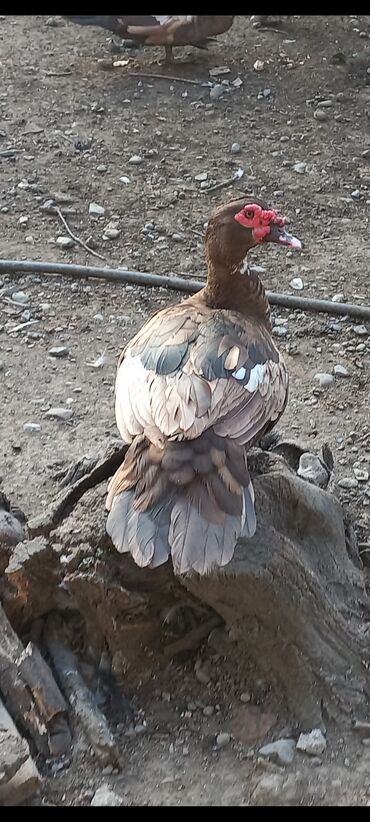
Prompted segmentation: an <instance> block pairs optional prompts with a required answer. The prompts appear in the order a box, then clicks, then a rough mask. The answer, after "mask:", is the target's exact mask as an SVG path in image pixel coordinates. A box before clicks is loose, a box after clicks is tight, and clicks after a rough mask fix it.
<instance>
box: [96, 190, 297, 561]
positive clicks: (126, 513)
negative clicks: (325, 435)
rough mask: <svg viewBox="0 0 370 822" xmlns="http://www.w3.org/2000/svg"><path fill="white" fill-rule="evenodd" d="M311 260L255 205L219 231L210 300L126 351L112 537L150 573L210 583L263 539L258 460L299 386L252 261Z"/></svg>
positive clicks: (227, 210)
mask: <svg viewBox="0 0 370 822" xmlns="http://www.w3.org/2000/svg"><path fill="white" fill-rule="evenodd" d="M270 242H271V243H277V244H278V245H280V246H282V247H284V246H290V247H291V248H295V249H300V248H301V243H300V241H299V240H298V239H297V238H296V237H293V236H292V235H290V234H288V233H287V232H286V230H285V220H284V218H283V217H281V216H280V215H279V214H278V213H277V212H276V211H275V210H274V209H269V208H267V206H266V205H265V203H263V202H262V201H260V200H256V199H250V198H246V197H244V198H243V199H239V200H233V201H232V202H229V203H227V204H226V205H222V206H220V207H219V208H216V209H215V211H214V212H213V213H212V215H211V218H210V220H209V223H208V227H207V232H206V238H205V249H206V258H207V264H208V278H207V284H206V286H205V288H203V289H202V290H201V291H200V292H198V293H197V294H195V295H194V296H191V297H190V298H188V299H186V300H184V301H183V302H181V303H180V304H178V305H173V306H171V307H170V308H165V309H163V310H161V311H159V312H158V313H157V314H155V316H154V317H153V318H152V319H150V320H149V321H148V322H147V323H145V325H144V326H143V327H142V328H141V330H140V331H139V332H138V333H137V334H136V336H135V337H134V338H133V339H132V340H131V342H130V343H129V344H128V345H127V346H126V348H125V350H124V351H123V353H122V355H121V357H120V360H119V365H118V372H117V378H116V420H117V426H118V428H119V431H120V434H121V437H122V439H123V441H124V442H125V443H127V444H128V445H129V448H128V451H127V452H126V455H125V459H124V461H123V463H122V465H121V466H120V468H119V469H118V471H117V472H116V474H115V476H114V477H113V478H112V480H111V481H110V484H109V487H108V498H107V508H108V510H109V511H110V513H109V515H108V519H107V531H108V533H109V535H110V537H111V539H112V541H113V543H114V545H115V547H116V548H117V550H118V551H121V552H130V553H131V554H132V556H133V558H134V560H135V562H136V563H137V564H138V565H139V566H142V567H144V566H151V567H156V566H158V565H161V564H162V563H164V562H166V560H167V559H168V557H169V556H170V555H171V558H172V562H173V566H174V569H175V571H176V572H177V573H187V572H190V571H196V572H198V573H200V574H205V573H209V572H210V571H211V570H212V569H215V568H217V567H220V566H223V565H226V564H227V563H228V562H230V560H231V559H232V556H233V553H234V549H235V544H236V541H237V539H238V537H239V536H240V535H243V536H247V537H250V536H252V535H253V534H254V532H255V529H256V516H255V511H254V492H253V486H252V483H251V480H250V476H249V473H248V465H247V451H248V449H249V448H250V447H251V446H252V445H253V444H254V443H256V442H258V441H259V440H260V439H261V437H262V436H263V434H265V433H266V432H267V431H268V430H270V429H271V428H272V427H273V426H274V425H275V423H276V422H277V421H278V419H279V417H280V415H281V414H282V412H283V410H284V408H285V405H286V401H287V391H288V374H287V370H286V367H285V364H284V362H283V359H282V357H281V355H280V354H279V351H278V350H277V348H276V345H275V343H274V341H273V339H272V336H271V323H270V308H269V303H268V300H267V297H266V294H265V291H264V288H263V285H262V283H261V281H260V279H259V277H258V276H257V274H256V273H255V272H254V271H253V270H251V269H250V268H249V266H248V262H247V254H248V251H249V249H251V248H253V247H254V246H258V245H261V244H265V243H270Z"/></svg>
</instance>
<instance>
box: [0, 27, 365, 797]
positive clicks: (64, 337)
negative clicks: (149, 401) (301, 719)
mask: <svg viewBox="0 0 370 822" xmlns="http://www.w3.org/2000/svg"><path fill="white" fill-rule="evenodd" d="M52 22H55V21H52ZM56 22H57V23H58V25H50V20H48V19H47V18H46V17H45V16H36V15H35V16H18V17H16V16H8V15H7V16H1V18H0V23H1V26H0V72H1V83H0V112H1V113H0V179H1V186H0V221H1V222H0V224H1V257H2V258H6V259H9V258H12V259H18V260H21V259H33V260H39V261H48V262H71V263H81V264H89V265H95V264H101V265H104V264H106V265H110V266H114V267H117V266H121V267H123V266H125V267H127V268H129V269H131V270H132V269H135V270H139V271H149V272H153V273H156V274H164V275H167V274H170V273H174V274H176V275H179V276H180V275H183V276H187V277H189V276H192V277H200V276H202V275H204V259H203V239H202V238H203V234H204V223H205V222H206V221H207V219H208V216H209V213H210V210H211V209H212V207H213V206H215V205H216V204H219V203H221V202H222V201H224V200H227V199H229V198H230V197H231V196H232V195H242V194H243V193H249V192H250V193H254V194H256V195H259V196H263V197H264V198H265V199H267V200H268V202H269V203H270V204H271V205H274V206H276V207H278V208H279V209H281V210H282V211H283V212H284V214H285V215H286V216H287V217H288V218H289V222H290V229H291V230H292V231H293V232H294V233H295V234H296V235H297V236H298V237H300V239H301V240H302V241H303V242H304V251H303V253H302V254H301V255H299V254H294V253H292V252H285V251H284V250H282V249H271V248H269V247H267V248H266V249H263V250H258V251H257V252H254V253H253V263H255V264H258V265H260V266H263V267H265V268H266V272H265V274H264V275H263V279H264V282H265V284H266V286H267V288H269V289H270V290H273V291H282V292H285V293H293V294H295V293H299V294H301V295H302V296H304V297H308V296H312V297H319V298H325V299H329V300H330V299H333V298H335V299H336V300H338V299H340V301H349V302H355V303H369V302H370V293H369V285H368V278H369V274H368V270H369V264H368V261H369V241H368V234H369V226H368V219H369V217H368V215H369V206H370V140H369V117H370V85H369V84H367V82H369V83H370V77H369V74H368V73H367V68H368V66H370V50H369V36H370V17H366V16H362V15H360V16H359V17H356V18H351V17H349V16H325V17H321V16H315V17H314V16H305V17H293V18H289V19H283V20H282V21H280V22H279V23H276V26H275V27H274V29H273V30H269V31H260V30H254V29H253V28H251V26H250V24H249V18H248V17H238V18H236V21H235V23H234V26H233V28H232V29H231V31H230V32H229V33H228V34H226V35H224V36H222V37H219V38H217V40H216V42H215V43H214V44H212V45H211V47H210V48H209V50H208V51H207V52H201V51H198V50H195V49H191V48H190V47H189V48H184V49H179V50H177V53H176V58H177V64H176V65H175V66H173V67H172V68H171V69H168V68H164V67H159V66H158V65H157V64H156V63H155V60H156V59H157V58H158V57H161V56H162V52H161V51H160V50H159V49H155V48H146V49H143V50H141V51H139V52H138V51H134V52H133V51H131V50H130V51H127V50H125V51H122V50H120V49H119V48H118V47H117V48H114V52H115V53H114V54H112V39H111V38H110V37H109V36H108V34H109V33H108V32H104V31H103V30H99V29H92V28H85V29H84V28H81V27H77V26H73V25H69V24H66V23H63V21H60V19H58V18H57V19H56ZM117 59H119V60H128V61H129V62H128V64H127V65H124V66H121V67H116V68H114V69H113V68H111V69H110V70H109V66H110V65H111V63H112V60H117ZM256 61H259V62H258V63H257V62H256ZM216 67H225V68H226V69H228V72H227V73H224V74H223V73H220V72H219V73H218V76H217V72H216V77H215V76H212V75H211V76H210V73H209V72H210V70H212V69H214V68H216ZM257 69H260V70H257ZM132 72H136V73H137V74H136V75H133V74H132ZM151 73H154V74H156V77H155V78H153V79H150V77H148V75H150V74H151ZM166 74H170V75H173V76H175V77H176V78H177V79H176V80H171V79H165V78H166ZM140 75H141V76H140ZM159 75H160V76H159ZM162 76H163V79H161V77H162ZM180 78H183V80H184V81H181V80H180ZM185 79H187V80H193V81H194V80H197V81H199V82H198V83H194V82H193V83H190V82H185ZM210 79H212V83H213V85H214V84H215V83H220V84H221V83H222V82H223V83H224V93H223V94H222V96H220V97H219V98H217V99H211V97H210V89H209V86H208V85H207V83H209V81H210ZM239 80H240V82H239ZM235 81H238V82H236V83H235ZM325 101H326V104H325V105H319V103H323V102H324V103H325ZM319 112H321V114H320V113H319ZM235 143H237V144H239V146H240V151H239V152H238V153H234V152H233V151H232V150H231V146H232V145H233V144H235ZM7 150H10V153H9V154H7V153H6V152H7ZM135 155H137V156H139V157H140V158H141V161H140V162H138V163H135V162H130V160H131V158H132V157H135ZM238 168H241V169H243V171H244V176H243V177H242V178H240V179H238V180H237V181H236V182H235V183H234V184H231V185H230V186H229V187H226V188H224V189H219V190H216V191H213V192H212V191H208V190H207V188H208V186H210V187H212V186H213V185H215V184H217V183H219V182H222V181H224V180H226V179H228V178H231V177H232V176H233V174H234V172H236V171H237V169H238ZM199 175H203V180H202V178H201V179H200V180H199V179H197V177H198V176H199ZM204 175H207V176H206V177H204ZM122 178H126V181H125V179H123V180H122ZM202 183H203V184H202ZM51 199H53V200H54V201H56V202H57V203H58V205H59V206H60V208H61V209H62V211H63V214H64V216H65V218H66V220H67V221H68V224H69V226H70V227H71V229H72V230H73V231H74V232H75V234H77V235H78V236H79V237H80V238H81V239H83V240H84V241H85V242H87V243H88V244H89V245H90V246H91V247H93V249H94V250H95V251H96V252H97V253H99V254H100V255H102V256H103V257H104V261H102V260H98V259H95V258H94V257H93V256H92V255H91V254H90V253H88V252H87V251H85V250H84V249H83V248H82V247H81V246H79V245H78V244H75V245H74V246H73V247H72V248H67V249H65V248H63V247H62V245H61V244H60V243H59V244H58V242H57V238H59V237H66V236H67V235H66V230H65V228H64V227H63V225H62V223H61V221H60V219H59V218H58V216H57V215H56V214H53V213H49V212H48V210H47V207H46V208H45V203H47V201H48V200H51ZM91 203H97V204H98V205H100V206H102V207H103V209H105V212H104V214H103V215H102V216H94V215H90V214H89V206H90V204H91ZM112 229H113V230H112ZM106 232H108V233H106ZM299 278H300V279H301V280H302V284H303V290H301V291H299V292H298V291H295V290H294V289H293V287H292V286H291V281H292V280H294V281H295V282H296V281H297V280H298V281H299ZM296 284H297V283H296ZM299 284H300V283H299V282H298V285H299ZM0 287H1V290H0V297H1V302H0V391H1V399H2V413H1V420H0V432H1V436H0V454H1V462H0V474H1V477H0V481H1V480H2V487H3V488H4V491H5V492H6V494H7V495H8V496H9V497H10V498H11V500H12V501H13V502H16V503H17V504H18V505H19V506H20V507H22V508H23V509H24V511H25V513H26V515H27V516H30V515H32V514H34V513H36V512H38V511H40V510H41V509H42V507H43V506H44V505H46V504H47V503H48V502H49V501H50V500H51V498H52V497H53V496H54V495H55V493H56V491H57V488H58V483H57V480H56V479H55V477H56V475H57V474H58V473H59V472H60V471H61V470H62V469H63V468H65V467H66V466H67V465H68V464H69V463H70V462H71V461H72V460H73V459H76V458H77V457H79V456H82V455H83V454H93V453H94V451H96V450H97V449H98V448H100V447H101V445H102V443H104V441H107V442H108V441H109V439H111V438H112V437H114V436H116V427H115V420H114V409H113V387H114V377H115V365H116V358H117V355H118V354H119V353H120V351H121V349H122V347H123V345H124V343H125V342H126V341H127V340H128V339H129V337H130V336H131V335H132V334H133V333H134V331H135V330H136V329H137V328H138V327H139V326H140V325H141V324H142V323H143V321H144V320H145V319H146V318H147V316H148V315H149V314H150V313H151V312H152V311H153V310H156V309H158V308H159V307H160V306H162V305H165V304H168V303H170V302H174V301H176V300H178V299H180V298H181V295H180V294H176V293H173V292H167V291H165V290H164V289H160V290H150V289H142V288H134V287H132V286H125V285H123V286H122V285H118V284H113V283H103V282H102V281H99V280H92V279H91V280H89V281H80V282H79V281H74V280H71V279H67V278H64V279H62V278H59V277H41V276H35V275H29V276H19V275H14V274H11V275H10V274H7V273H6V272H4V273H1V272H0ZM338 295H341V296H338ZM273 318H274V322H275V323H276V325H277V329H278V330H277V332H275V333H276V334H277V335H280V337H278V342H279V345H280V348H281V350H282V352H283V353H284V354H285V356H286V359H287V363H288V367H289V371H290V377H291V391H290V401H289V405H288V408H287V410H286V412H285V414H284V416H283V418H282V420H281V423H280V429H281V430H282V431H283V432H284V433H285V434H286V435H288V436H294V437H297V438H299V439H303V440H304V441H306V442H308V443H309V446H310V448H312V449H313V450H314V451H317V450H319V448H320V445H321V443H322V442H325V441H327V442H329V443H330V446H331V448H332V450H333V454H334V458H335V462H336V469H337V472H338V476H339V478H342V479H343V478H350V479H351V480H356V471H357V475H358V476H359V474H358V471H359V469H360V471H362V472H363V473H362V474H361V476H362V477H363V478H365V479H362V480H360V481H357V484H356V482H355V483H352V484H353V485H354V487H353V488H349V489H343V497H342V500H343V502H344V503H345V504H346V506H348V507H349V509H350V511H351V513H352V516H353V518H354V523H355V527H356V532H357V536H358V538H359V542H360V545H361V550H362V552H363V558H364V560H365V561H366V552H367V551H368V550H369V548H370V513H369V505H370V483H368V482H367V481H366V476H368V473H367V472H368V471H370V413H369V399H368V398H369V393H368V380H369V373H370V338H369V336H368V332H370V323H369V324H368V325H367V326H366V323H365V327H364V323H363V322H362V321H359V322H353V321H351V320H349V319H348V318H344V319H343V318H338V317H337V318H336V317H334V316H329V315H325V314H321V315H318V314H309V313H299V312H294V313H292V312H289V311H287V310H276V309H274V311H273ZM24 322H30V324H29V325H27V326H25V327H24V328H23V329H21V330H20V331H14V330H13V329H14V328H16V327H17V326H18V325H19V324H22V323H24ZM282 329H283V330H282ZM53 347H65V348H66V349H67V351H65V352H64V354H65V356H61V357H59V358H58V357H55V356H51V355H50V354H49V351H50V349H51V348H53ZM335 365H341V366H344V368H345V369H346V372H347V373H346V375H345V376H344V377H343V376H335V378H334V381H333V383H332V384H331V385H329V386H328V387H321V386H320V384H319V383H318V381H317V380H316V379H315V375H316V374H317V373H321V372H325V373H329V374H333V369H334V366H335ZM55 407H59V408H60V407H63V408H64V409H69V410H71V411H72V412H73V414H72V415H71V418H70V419H68V420H66V421H65V420H59V419H54V418H53V417H48V416H46V413H47V412H48V410H50V409H51V408H55ZM27 423H33V424H36V426H40V430H33V431H31V432H30V431H29V430H28V429H27V427H26V429H25V428H24V426H25V424H27ZM349 484H350V485H351V483H349ZM207 653H208V651H206V654H207ZM212 659H213V657H212V655H211V662H212ZM213 664H214V665H215V666H216V668H215V669H216V670H217V672H218V673H217V678H216V680H215V677H213V678H212V677H211V679H210V681H209V682H208V684H202V683H200V682H199V680H198V679H197V678H196V676H195V673H194V659H193V660H192V661H190V663H188V664H187V665H185V667H184V668H181V667H179V668H178V669H175V670H174V669H173V668H171V671H167V672H164V673H163V674H161V677H159V678H158V681H157V682H155V683H154V685H153V680H151V681H150V683H149V684H148V683H145V682H143V683H142V684H141V685H140V684H138V687H137V690H136V695H135V698H134V701H135V707H136V709H137V710H138V711H139V713H140V711H141V712H142V716H143V717H144V720H143V723H144V724H142V729H141V731H142V732H141V731H140V729H139V731H138V732H137V733H136V734H135V735H134V736H133V737H130V736H127V735H125V732H124V730H122V735H121V739H122V751H123V756H124V759H125V763H126V764H125V768H124V770H123V772H122V773H120V774H116V775H115V774H105V775H102V774H101V771H100V770H99V768H98V767H97V766H96V764H94V762H93V760H89V757H88V755H87V753H86V751H82V750H81V751H80V750H76V751H75V754H74V760H73V763H72V764H71V765H70V766H69V767H68V766H66V767H65V768H64V769H63V768H62V769H61V770H57V769H54V770H53V769H52V766H51V767H50V768H49V769H47V768H46V769H45V774H46V775H45V784H44V788H43V791H42V793H41V794H40V795H39V796H38V797H37V799H36V800H34V803H35V804H54V805H86V804H89V803H90V800H91V797H92V796H93V794H94V791H95V790H96V788H97V787H98V786H99V785H100V784H101V783H102V781H105V782H108V783H109V784H110V785H111V786H113V787H114V789H115V790H116V791H117V792H118V793H120V794H121V795H122V796H124V797H126V801H127V802H129V803H132V804H137V805H170V804H172V805H197V804H200V805H226V806H227V805H249V804H251V805H253V804H261V803H262V800H261V796H262V799H263V791H262V793H261V790H260V793H258V787H256V786H258V784H259V780H260V779H261V777H263V776H266V774H274V773H277V775H278V777H279V779H280V782H281V778H282V777H281V774H283V776H284V780H285V781H288V786H286V785H285V788H284V786H283V784H282V783H281V785H280V788H281V790H280V789H279V791H280V793H279V796H278V797H277V798H276V797H275V800H276V803H277V804H278V803H279V797H280V802H283V801H286V802H287V803H289V802H290V803H293V804H309V805H336V804H338V805H350V804H356V805H367V804H370V799H369V797H370V787H369V786H370V754H369V751H370V749H369V748H367V747H366V746H364V745H361V744H360V741H358V742H356V741H355V740H354V739H353V738H352V737H348V738H347V737H346V738H344V737H338V734H337V733H336V732H335V730H333V731H332V733H331V734H330V732H328V746H327V750H326V751H325V753H324V754H323V757H322V761H321V763H320V761H319V762H317V761H316V762H315V761H312V760H311V759H310V758H309V757H307V756H304V755H299V754H297V756H296V758H295V760H294V763H293V764H292V765H291V766H288V767H287V768H286V769H285V770H283V769H281V768H278V767H277V766H275V765H273V764H269V763H266V762H261V761H260V759H259V758H258V748H259V747H260V745H261V744H263V743H264V742H265V741H266V739H267V740H270V739H273V738H277V737H278V736H282V735H287V734H288V735H289V728H288V729H287V728H285V734H284V733H283V731H284V728H283V726H282V724H281V723H280V725H279V723H278V724H277V725H276V726H275V727H274V730H273V731H272V732H271V733H270V735H268V734H267V735H266V734H265V736H264V738H263V739H261V740H260V742H259V744H257V743H256V744H255V745H249V744H248V745H247V744H243V743H242V742H240V740H239V741H238V739H237V736H235V734H234V735H232V739H231V741H230V743H229V744H228V745H226V746H225V747H224V748H222V749H219V748H218V747H217V746H215V742H214V740H215V734H217V733H219V732H220V731H229V730H230V727H231V725H232V721H233V718H234V727H235V721H236V720H235V717H238V711H239V712H240V706H241V705H242V706H243V704H244V703H243V702H241V701H240V696H241V694H243V693H245V692H246V691H248V692H250V693H251V694H252V697H251V699H252V703H253V702H255V703H257V704H259V705H260V707H261V705H262V707H261V710H263V711H265V712H266V711H268V710H269V704H270V703H269V699H270V697H269V696H266V695H265V694H263V695H262V696H261V695H260V696H258V688H259V687H261V685H258V681H257V684H256V682H254V683H253V682H252V683H248V682H245V681H244V682H235V683H234V684H233V686H232V687H230V681H229V674H228V672H227V671H226V670H225V669H223V668H222V664H221V662H220V660H218V661H216V662H213ZM219 669H220V670H219ZM189 705H190V707H189ZM216 706H218V708H216ZM204 708H213V711H210V710H208V711H206V712H205V713H203V710H204ZM145 723H146V724H145ZM230 723H231V725H230ZM139 724H140V723H139ZM277 729H278V730H279V733H277ZM230 732H231V734H233V732H232V730H231V731H230ZM278 781H279V780H278ZM279 784H280V783H279ZM284 784H285V783H284ZM289 791H290V793H289ZM284 797H285V799H284Z"/></svg>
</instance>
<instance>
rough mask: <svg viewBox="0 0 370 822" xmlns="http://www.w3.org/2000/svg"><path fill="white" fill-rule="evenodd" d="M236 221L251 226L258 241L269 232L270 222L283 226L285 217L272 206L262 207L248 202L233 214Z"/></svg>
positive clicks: (247, 226)
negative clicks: (269, 207)
mask: <svg viewBox="0 0 370 822" xmlns="http://www.w3.org/2000/svg"><path fill="white" fill-rule="evenodd" d="M235 219H236V220H237V222H238V223H240V224H241V225H243V226H244V227H245V228H251V229H252V234H253V237H254V239H255V241H256V242H258V243H260V242H261V240H263V239H264V238H265V237H266V236H267V234H269V233H270V230H271V224H273V225H277V226H280V227H281V228H283V226H284V225H285V219H284V217H282V216H281V215H280V214H278V212H277V211H275V209H274V208H271V209H268V210H267V209H264V208H261V206H259V205H257V204H256V203H250V204H248V205H246V206H244V208H242V210H241V211H239V212H238V214H236V215H235Z"/></svg>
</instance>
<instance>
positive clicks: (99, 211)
mask: <svg viewBox="0 0 370 822" xmlns="http://www.w3.org/2000/svg"><path fill="white" fill-rule="evenodd" d="M89 214H90V216H91V217H103V216H104V214H105V208H104V206H101V205H98V203H90V205H89Z"/></svg>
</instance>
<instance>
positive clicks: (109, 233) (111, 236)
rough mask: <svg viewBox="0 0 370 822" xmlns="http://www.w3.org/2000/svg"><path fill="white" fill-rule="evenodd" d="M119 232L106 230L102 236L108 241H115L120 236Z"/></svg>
mask: <svg viewBox="0 0 370 822" xmlns="http://www.w3.org/2000/svg"><path fill="white" fill-rule="evenodd" d="M120 233H121V232H120V230H119V229H118V228H106V229H105V231H104V234H103V237H104V238H107V239H108V240H116V239H117V237H119V235H120Z"/></svg>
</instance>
